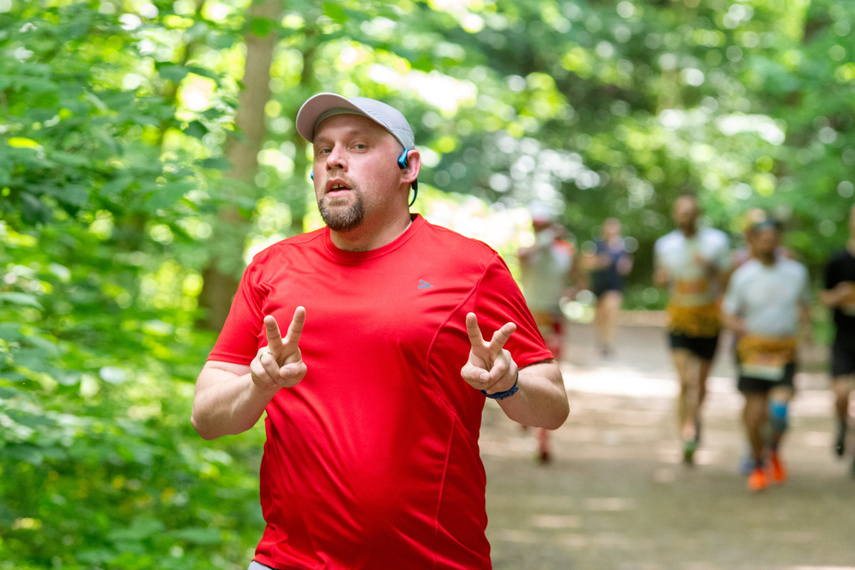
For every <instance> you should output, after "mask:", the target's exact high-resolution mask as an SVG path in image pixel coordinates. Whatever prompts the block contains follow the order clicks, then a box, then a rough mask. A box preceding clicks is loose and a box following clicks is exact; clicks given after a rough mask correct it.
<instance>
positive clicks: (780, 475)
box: [769, 453, 787, 485]
mask: <svg viewBox="0 0 855 570" xmlns="http://www.w3.org/2000/svg"><path fill="white" fill-rule="evenodd" d="M769 464H770V465H771V466H772V469H771V471H772V483H773V484H775V485H780V484H781V483H783V482H784V481H786V480H787V468H786V467H785V466H784V462H783V461H781V458H780V457H778V454H777V453H773V454H772V456H771V457H770V458H769Z"/></svg>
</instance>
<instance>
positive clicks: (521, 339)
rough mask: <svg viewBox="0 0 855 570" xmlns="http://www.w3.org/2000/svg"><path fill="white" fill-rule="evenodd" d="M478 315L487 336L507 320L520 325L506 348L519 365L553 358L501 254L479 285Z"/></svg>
mask: <svg viewBox="0 0 855 570" xmlns="http://www.w3.org/2000/svg"><path fill="white" fill-rule="evenodd" d="M475 314H476V315H477V316H478V324H479V325H480V327H481V330H482V332H483V333H484V334H485V335H490V334H492V332H494V331H497V330H498V329H499V328H501V327H502V325H504V324H505V323H508V322H512V323H514V324H516V325H517V330H516V331H514V333H513V334H512V335H511V338H509V339H508V342H507V343H506V344H505V348H506V349H508V350H509V351H510V353H511V355H512V356H513V358H514V362H516V363H517V365H518V366H520V367H524V366H528V365H530V364H535V363H537V362H540V361H542V360H546V359H549V358H552V357H553V356H552V353H551V352H550V351H549V349H548V348H547V347H546V343H545V342H544V340H543V337H542V336H541V334H540V331H538V330H537V325H536V324H535V322H534V318H533V317H532V316H531V311H529V309H528V306H527V305H526V302H525V298H524V297H523V294H522V292H521V291H520V288H519V286H518V285H517V283H516V281H514V278H513V276H512V275H511V272H510V271H509V270H508V266H507V265H506V264H505V262H504V260H503V259H502V258H501V257H500V256H499V255H498V254H496V255H495V256H494V258H493V260H492V261H491V262H490V263H489V265H488V266H487V269H486V271H485V272H484V276H483V278H482V279H481V282H480V283H479V284H478V287H477V291H476V297H475ZM487 338H488V340H489V337H487Z"/></svg>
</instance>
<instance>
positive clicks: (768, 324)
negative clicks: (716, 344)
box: [723, 220, 811, 491]
mask: <svg viewBox="0 0 855 570" xmlns="http://www.w3.org/2000/svg"><path fill="white" fill-rule="evenodd" d="M749 241H750V244H751V250H752V253H753V256H752V258H751V259H749V260H748V261H746V262H745V263H744V264H742V265H741V266H740V267H739V269H737V270H736V271H735V272H734V273H733V276H732V277H731V279H730V283H729V285H728V288H727V293H726V295H725V298H724V306H723V309H724V316H725V322H726V324H727V327H728V328H729V329H731V330H732V331H733V332H734V334H735V335H736V339H737V344H736V354H737V372H738V382H737V387H738V389H739V391H740V392H741V393H742V394H743V395H744V396H745V407H744V409H743V414H742V419H743V422H744V424H745V430H746V433H747V435H748V440H749V442H750V444H751V458H752V461H753V467H752V469H751V472H750V473H749V476H748V482H747V485H748V488H749V489H750V490H752V491H762V490H763V489H765V488H767V487H768V486H769V484H770V483H772V484H779V483H783V482H784V481H786V479H787V469H786V467H785V466H784V463H783V461H782V460H781V454H780V449H781V441H782V439H783V436H784V433H785V432H786V430H787V427H788V409H789V404H790V401H791V400H792V398H793V395H794V394H795V385H794V382H793V380H794V378H795V373H796V359H797V351H798V333H799V329H800V325H801V329H802V332H804V333H805V334H806V336H807V338H809V337H810V330H811V326H810V310H809V303H810V284H809V278H808V272H807V269H806V268H805V266H804V265H802V264H801V263H798V262H797V261H793V260H791V259H787V258H784V257H781V256H780V255H778V253H777V252H778V247H779V246H780V242H781V231H780V228H779V226H778V224H776V223H775V222H774V221H772V220H767V221H763V222H758V223H756V224H754V225H753V226H752V227H751V229H750V231H749ZM767 427H768V429H767ZM767 434H768V436H767Z"/></svg>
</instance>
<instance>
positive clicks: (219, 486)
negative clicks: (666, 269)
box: [0, 0, 855, 570]
mask: <svg viewBox="0 0 855 570" xmlns="http://www.w3.org/2000/svg"><path fill="white" fill-rule="evenodd" d="M249 4H250V3H249V2H247V1H243V2H236V1H234V0H227V1H224V2H218V3H212V2H206V1H204V0H203V1H199V2H196V1H190V0H179V1H177V2H172V1H169V2H166V1H162V0H153V1H152V2H118V1H114V0H98V1H97V2H96V1H94V0H92V1H71V2H68V1H60V0H45V1H41V2H35V1H23V0H22V1H18V0H12V1H11V2H10V1H6V2H4V1H2V0H0V216H2V218H0V243H2V246H0V570H5V569H6V568H10V569H11V568H14V569H15V570H22V569H29V568H48V567H53V568H59V567H61V568H71V569H76V568H80V569H83V568H111V569H122V570H126V569H133V568H198V569H205V568H212V569H213V568H217V569H223V568H244V567H245V566H246V563H247V561H248V560H249V558H250V556H251V552H252V549H253V548H254V545H255V542H256V541H257V539H258V536H259V533H260V531H261V526H262V521H261V518H260V512H259V508H258V497H257V475H256V473H257V467H258V461H259V457H260V453H261V445H262V441H263V433H262V430H261V428H260V426H259V427H257V428H255V429H254V430H252V431H251V432H249V433H247V434H244V435H242V436H240V437H232V438H225V439H224V440H223V441H216V442H213V443H206V442H203V441H202V440H201V439H199V438H198V437H197V436H196V435H195V433H193V430H192V428H191V427H190V424H189V415H190V407H191V401H192V383H193V380H194V379H195V376H196V374H197V373H198V370H199V368H200V367H201V365H202V363H203V361H204V359H205V356H206V354H207V351H208V350H209V348H210V346H211V344H212V342H213V338H214V337H213V335H212V333H210V332H204V331H202V330H200V329H199V328H197V326H196V323H197V322H199V319H200V318H201V316H202V315H201V309H200V306H199V305H200V291H201V289H202V283H203V281H202V276H203V275H205V272H206V270H207V269H208V268H209V266H210V264H211V262H212V260H214V259H216V260H217V262H218V263H219V264H220V265H221V266H222V267H226V268H227V269H228V271H229V272H231V273H233V274H237V273H239V271H240V269H241V267H242V266H243V264H244V262H245V260H244V258H242V257H240V256H238V255H236V254H234V253H232V252H233V251H235V250H240V247H237V248H234V247H232V248H229V247H226V246H227V245H228V244H229V240H230V238H232V236H240V239H242V238H243V236H244V235H248V236H249V239H248V243H247V248H248V250H250V251H254V250H255V249H257V248H258V247H261V246H263V244H265V243H268V242H270V241H272V240H275V239H279V238H281V237H282V236H283V235H287V234H288V233H289V232H291V231H298V230H299V228H300V225H301V224H302V221H303V220H304V218H306V214H307V211H308V210H310V208H308V207H307V203H310V202H311V200H312V196H311V189H310V185H309V184H308V183H307V181H306V177H305V175H306V170H307V166H308V158H307V155H306V152H305V150H306V148H305V144H304V143H303V142H302V141H301V139H300V138H299V137H298V136H297V135H296V134H295V132H294V127H293V119H294V116H295V114H296V111H297V109H298V108H299V106H300V104H302V102H303V101H304V100H305V98H306V97H307V96H308V95H310V94H312V93H314V92H316V91H334V92H339V93H343V94H345V95H349V96H350V95H365V96H370V97H377V98H382V99H384V100H387V101H389V102H390V103H393V104H395V105H397V106H398V107H399V108H401V109H402V111H404V113H405V114H406V116H407V117H408V118H409V119H410V121H411V123H412V125H413V127H414V129H415V131H416V140H417V142H418V147H419V150H420V151H421V153H422V158H423V162H424V169H423V171H422V172H421V173H420V176H419V180H420V184H421V185H422V187H423V189H424V191H423V193H422V196H423V197H424V196H430V195H431V192H430V191H431V190H435V191H436V190H438V191H443V192H448V193H463V194H469V195H475V196H478V197H480V198H482V199H484V200H487V201H489V202H492V203H497V204H498V205H499V207H507V208H511V207H516V206H520V205H525V204H527V203H528V202H530V201H532V200H542V201H546V202H549V203H552V204H553V205H555V206H556V208H557V209H558V210H560V211H561V212H562V216H563V217H562V220H563V222H564V223H565V224H566V225H567V227H568V228H569V229H570V230H571V231H572V232H573V234H575V236H576V237H577V239H578V240H579V241H580V242H584V241H586V240H588V239H591V238H592V237H594V236H595V235H596V233H597V231H598V227H599V225H600V224H601V223H602V221H603V219H605V218H606V217H609V216H617V217H619V218H621V219H622V221H623V222H624V227H625V228H626V232H627V233H628V234H630V235H632V236H634V237H635V238H637V240H638V244H639V248H638V250H637V252H636V266H635V270H634V272H633V275H632V279H633V282H632V283H631V287H630V290H629V292H628V299H629V300H630V303H631V304H632V305H633V306H641V307H651V308H658V307H661V304H662V302H663V299H662V297H661V296H658V295H657V294H656V292H655V291H654V290H652V289H651V288H650V287H649V286H648V285H649V270H650V264H651V255H650V250H651V247H652V243H653V240H654V239H656V238H657V237H658V236H659V235H662V234H663V233H665V232H666V231H668V230H669V228H670V222H669V209H670V205H671V202H672V201H673V198H674V197H675V196H676V195H677V194H678V193H679V192H681V191H684V190H687V189H689V190H694V191H697V192H698V193H699V195H700V197H701V200H702V202H703V204H704V206H705V209H706V214H707V217H708V220H709V222H710V223H712V224H714V225H716V226H719V227H722V228H723V229H725V230H727V231H729V232H731V234H732V235H733V236H734V238H735V241H738V239H739V235H740V233H741V229H742V228H741V219H742V215H743V214H744V213H745V212H746V211H747V210H748V209H750V208H756V207H760V208H765V209H768V210H770V211H772V212H774V213H776V214H778V215H779V216H781V217H784V218H785V219H786V220H787V223H788V226H789V228H790V230H791V231H790V234H789V245H790V246H791V247H792V248H793V249H794V250H795V251H796V252H797V254H798V255H799V256H800V257H801V258H802V259H804V260H805V261H807V262H808V263H809V265H810V266H811V268H812V270H813V271H814V274H816V273H817V270H818V268H819V266H820V265H821V263H822V261H823V260H824V258H825V257H826V256H827V255H828V253H829V252H830V251H831V249H833V248H835V247H838V246H839V245H840V244H841V243H842V242H843V240H844V239H845V237H846V234H847V224H846V222H845V216H846V214H847V211H848V206H849V204H850V203H851V202H852V197H853V194H855V186H853V182H855V180H853V178H852V174H851V172H852V166H853V165H854V164H855V124H853V121H855V119H853V116H855V115H853V103H852V102H853V101H855V97H853V95H855V93H853V90H855V51H853V47H852V42H851V26H852V24H851V22H853V21H855V5H850V4H851V3H847V2H835V1H833V0H810V1H808V0H742V1H739V2H736V1H733V2H731V1H729V0H710V1H708V2H706V1H702V2H698V1H697V0H681V1H677V0H658V1H655V2H640V1H638V0H618V1H593V0H590V1H576V0H574V1H564V0H538V1H534V2H517V1H511V0H491V1H483V2H482V1H478V2H459V3H447V2H438V1H437V2H434V1H427V2H414V1H410V0H400V1H398V2H385V1H384V2H381V1H379V0H378V1H374V0H372V1H367V2H366V1H359V2H357V1H356V0H346V1H342V2H319V1H315V0H297V1H294V2H283V3H282V4H279V5H278V7H279V9H280V10H281V17H279V16H276V17H271V16H269V15H266V16H257V15H256V16H253V17H249V16H248V10H249ZM247 33H251V34H253V35H254V36H256V37H259V38H265V37H270V36H271V34H276V37H278V38H279V42H278V45H277V48H276V51H275V53H274V54H273V55H274V57H273V62H272V66H271V69H270V74H271V81H270V90H271V99H270V101H269V102H268V104H267V105H266V106H265V107H264V109H265V116H266V129H267V130H266V133H265V135H264V143H263V145H262V149H261V152H260V153H259V155H258V158H259V163H260V164H259V167H258V169H257V171H256V172H252V173H250V178H248V179H247V180H252V183H251V184H250V183H247V182H241V181H238V180H236V179H235V178H233V177H231V176H230V175H231V174H232V172H231V169H232V164H231V162H230V161H229V159H228V158H226V157H227V156H229V155H228V149H229V144H230V143H229V141H241V140H245V139H244V133H241V132H239V131H237V130H236V127H235V125H234V115H235V112H236V108H237V105H238V101H239V100H240V94H241V89H242V87H243V83H242V82H243V81H244V79H245V77H244V72H245V71H246V70H245V69H244V55H245V46H244V35H245V34H247ZM423 199H424V198H420V200H423ZM231 206H234V207H235V208H236V210H237V212H236V214H235V216H234V218H235V219H233V220H223V219H222V218H220V217H218V213H219V212H221V211H222V210H223V209H224V208H227V207H231ZM306 219H309V220H311V216H309V217H308V218H306ZM247 220H249V221H247ZM238 245H241V244H238Z"/></svg>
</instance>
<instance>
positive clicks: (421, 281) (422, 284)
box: [417, 279, 433, 289]
mask: <svg viewBox="0 0 855 570" xmlns="http://www.w3.org/2000/svg"><path fill="white" fill-rule="evenodd" d="M431 287H433V285H431V284H430V283H428V282H427V281H425V280H424V279H419V286H418V287H417V289H429V288H431Z"/></svg>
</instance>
